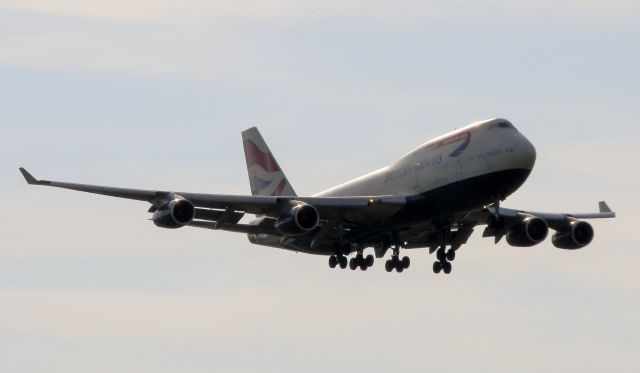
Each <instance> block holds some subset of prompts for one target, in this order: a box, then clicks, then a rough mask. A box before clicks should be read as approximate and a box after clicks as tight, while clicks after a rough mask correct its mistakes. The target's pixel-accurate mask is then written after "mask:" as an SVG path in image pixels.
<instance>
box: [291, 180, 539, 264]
mask: <svg viewBox="0 0 640 373" xmlns="http://www.w3.org/2000/svg"><path fill="white" fill-rule="evenodd" d="M530 173H531V170H528V169H511V170H504V171H498V172H492V173H488V174H484V175H480V176H475V177H471V178H468V179H464V180H460V181H456V182H453V183H450V184H447V185H444V186H442V187H439V188H436V189H432V190H429V191H426V192H423V193H420V194H416V195H413V196H409V197H407V204H406V206H405V207H404V208H402V209H401V210H400V211H398V212H397V213H396V214H395V215H394V216H392V217H390V218H388V219H385V225H384V226H381V227H379V228H380V229H375V228H376V227H372V228H374V229H375V230H376V231H380V230H384V229H385V227H386V226H388V227H389V228H388V230H389V231H391V232H392V231H393V230H394V229H401V228H402V227H406V226H409V225H413V224H417V223H420V222H421V221H438V220H440V219H441V220H442V221H449V219H450V217H452V216H455V215H458V214H460V213H464V212H467V211H471V210H475V209H478V208H481V207H482V206H485V205H487V204H490V203H493V202H495V200H496V198H500V199H504V198H506V197H507V196H509V195H511V194H512V193H513V192H515V191H516V190H517V189H518V188H519V187H520V186H522V184H523V183H524V182H525V180H526V179H527V177H528V176H529V174H530ZM309 236H311V237H312V236H313V235H312V234H311V235H309ZM309 236H305V237H300V238H298V239H296V240H292V241H291V242H289V243H288V244H287V247H285V248H286V249H289V250H295V251H300V252H305V253H309V254H319V255H331V254H334V251H335V248H333V247H332V245H333V243H330V242H328V243H327V244H326V245H322V246H321V247H315V248H313V249H312V248H311V247H310V243H311V238H310V237H309Z"/></svg>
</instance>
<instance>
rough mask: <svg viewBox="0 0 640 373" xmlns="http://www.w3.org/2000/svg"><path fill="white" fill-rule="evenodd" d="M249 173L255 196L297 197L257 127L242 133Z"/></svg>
mask: <svg viewBox="0 0 640 373" xmlns="http://www.w3.org/2000/svg"><path fill="white" fill-rule="evenodd" d="M242 145H243V146H244V156H245V159H246V160H247V172H248V173H249V183H250V184H251V194H253V195H254V196H295V195H296V192H294V191H293V188H292V187H291V184H290V183H289V180H287V177H286V176H285V175H284V172H282V169H280V166H279V165H278V162H277V161H276V159H275V158H274V157H273V154H271V151H270V150H269V147H268V146H267V143H265V142H264V139H263V138H262V136H261V135H260V131H258V129H257V128H256V127H251V128H249V129H248V130H245V131H243V132H242Z"/></svg>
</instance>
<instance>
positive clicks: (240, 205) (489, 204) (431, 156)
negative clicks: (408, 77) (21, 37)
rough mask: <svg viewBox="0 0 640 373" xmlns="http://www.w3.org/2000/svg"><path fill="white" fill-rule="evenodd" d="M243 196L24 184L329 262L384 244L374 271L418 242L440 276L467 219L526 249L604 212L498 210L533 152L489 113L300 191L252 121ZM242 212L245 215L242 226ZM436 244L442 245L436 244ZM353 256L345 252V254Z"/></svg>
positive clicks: (582, 229) (400, 264) (584, 227)
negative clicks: (379, 164) (141, 209)
mask: <svg viewBox="0 0 640 373" xmlns="http://www.w3.org/2000/svg"><path fill="white" fill-rule="evenodd" d="M242 141H243V144H244V153H245V158H246V161H247V169H248V172H249V182H250V185H251V194H252V195H251V196H249V195H224V194H200V193H183V192H170V191H159V190H140V189H126V188H114V187H106V186H96V185H87V184H75V183H67V182H57V181H47V180H38V179H36V178H34V177H33V176H32V175H31V174H29V172H27V171H26V170H25V169H24V168H20V172H21V173H22V175H23V176H24V178H25V179H26V181H27V182H28V183H29V184H35V185H46V186H52V187H58V188H65V189H72V190H77V191H81V192H89V193H96V194H104V195H107V196H112V197H120V198H128V199H134V200H138V201H145V202H148V203H150V204H151V207H150V208H149V213H152V214H153V222H154V223H155V225H157V226H158V227H161V228H180V227H184V226H191V227H199V228H207V229H213V230H216V229H221V230H227V231H233V232H240V233H246V234H247V236H248V238H249V241H250V242H251V243H254V244H258V245H264V246H272V247H277V248H281V249H286V250H292V251H299V252H304V253H309V254H318V255H326V256H328V257H329V266H330V267H331V268H335V267H337V266H339V267H340V268H342V269H344V268H346V267H347V265H349V268H351V269H352V270H355V269H356V268H360V269H361V270H363V271H364V270H366V269H367V268H369V267H371V266H372V265H373V262H374V257H373V255H371V254H369V255H367V256H365V255H364V250H365V249H366V248H373V252H374V254H375V256H376V257H377V258H383V257H384V256H385V254H386V253H387V252H388V251H389V249H391V258H390V259H388V260H387V261H386V262H385V269H386V270H387V272H391V271H393V270H394V269H395V270H396V271H397V272H402V271H403V270H405V269H407V268H409V264H410V260H409V257H407V256H404V257H402V258H400V249H417V248H429V253H431V254H432V253H434V252H435V253H436V258H437V260H436V261H435V262H434V263H433V271H434V272H435V273H440V272H444V273H450V272H451V262H452V261H453V260H454V259H455V257H456V251H457V250H458V249H459V248H460V247H461V246H462V245H463V244H465V243H466V242H467V239H468V238H469V236H471V234H472V233H473V231H474V228H475V227H476V226H478V225H485V226H486V228H485V229H484V232H483V234H482V235H483V237H493V238H494V240H495V243H498V241H500V239H501V238H502V237H504V236H506V241H507V243H508V244H509V245H511V246H533V245H537V244H539V243H540V242H542V241H544V240H545V238H547V233H548V232H549V229H552V230H554V231H555V233H554V234H553V237H552V238H551V240H552V243H553V245H554V246H555V247H557V248H559V249H566V250H574V249H580V248H582V247H584V246H586V245H588V244H589V243H590V242H591V240H592V239H593V228H592V227H591V225H590V224H589V223H587V222H585V221H584V220H585V219H597V218H613V217H615V213H614V212H613V211H611V209H610V208H609V207H608V206H607V204H606V203H605V202H600V203H599V210H600V211H599V212H596V213H586V214H569V213H543V212H532V211H523V210H515V209H509V208H504V207H501V206H500V202H501V201H503V200H504V199H505V198H507V197H508V196H509V195H511V194H512V193H513V192H515V191H516V190H517V189H518V188H519V187H520V186H521V185H522V184H523V183H524V182H525V180H526V179H527V177H528V176H529V174H530V173H531V170H532V168H533V165H534V163H535V160H536V150H535V148H534V147H533V145H532V144H531V142H529V140H527V139H526V138H525V137H524V136H523V135H522V134H521V133H520V132H518V130H516V128H515V127H514V126H513V125H512V124H511V123H510V122H509V121H507V120H504V119H492V120H487V121H483V122H477V123H473V124H471V125H469V126H466V127H464V128H462V129H459V130H456V131H453V132H450V133H448V134H446V135H443V136H440V137H437V138H435V139H433V140H431V141H428V142H426V143H424V144H422V145H420V146H418V147H417V148H415V149H413V150H412V151H410V152H409V153H407V154H405V155H404V156H402V157H401V158H400V159H398V160H397V161H395V162H393V163H391V164H390V165H388V166H386V167H383V168H381V169H379V170H376V171H373V172H371V173H368V174H366V175H363V176H361V177H358V178H356V179H353V180H351V181H348V182H346V183H344V184H340V185H338V186H336V187H333V188H331V189H328V190H325V191H324V192H321V193H318V194H316V195H313V196H311V197H302V196H298V195H297V194H296V192H295V191H294V190H293V187H292V186H291V183H289V180H287V177H286V176H285V175H284V173H283V172H282V169H281V168H280V166H279V165H278V162H277V161H276V160H275V158H274V157H273V155H272V154H271V152H270V151H269V148H268V147H267V144H266V143H265V142H264V140H263V139H262V136H261V135H260V133H259V132H258V129H257V128H255V127H253V128H250V129H248V130H246V131H244V132H242ZM245 214H253V215H255V216H256V218H255V219H254V220H252V221H250V222H249V223H248V224H245V223H241V222H240V220H241V219H242V217H243V216H244V215H245ZM447 247H449V249H448V250H447ZM352 254H354V255H353V256H352V257H351V259H350V260H347V256H349V255H352Z"/></svg>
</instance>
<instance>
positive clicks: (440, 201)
mask: <svg viewBox="0 0 640 373" xmlns="http://www.w3.org/2000/svg"><path fill="white" fill-rule="evenodd" d="M530 173H531V170H529V169H510V170H501V171H496V172H492V173H488V174H480V175H476V176H472V177H469V178H465V179H462V180H456V181H453V182H449V183H448V184H446V185H443V186H438V187H436V188H433V189H429V190H427V191H424V192H422V193H420V194H417V195H415V196H412V197H409V198H408V201H407V207H405V208H404V209H403V210H402V211H400V212H399V214H398V217H400V218H408V219H409V220H414V219H418V220H424V219H429V218H434V217H439V216H443V215H447V216H449V215H452V214H455V213H458V212H464V211H468V210H471V209H475V208H478V207H481V206H483V205H485V204H489V203H492V202H494V200H493V199H494V197H495V196H501V197H506V196H508V195H510V194H512V193H513V192H515V191H516V190H517V189H518V188H519V187H520V186H521V185H522V184H523V183H524V182H525V180H526V179H527V177H528V176H529V174H530Z"/></svg>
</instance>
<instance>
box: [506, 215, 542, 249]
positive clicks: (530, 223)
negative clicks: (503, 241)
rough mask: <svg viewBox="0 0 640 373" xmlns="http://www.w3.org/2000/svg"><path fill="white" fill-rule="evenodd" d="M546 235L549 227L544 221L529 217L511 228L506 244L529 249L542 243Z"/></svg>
mask: <svg viewBox="0 0 640 373" xmlns="http://www.w3.org/2000/svg"><path fill="white" fill-rule="evenodd" d="M548 233H549V225H548V224H547V222H546V221H545V220H544V219H542V218H538V217H535V216H529V217H526V218H524V219H522V221H520V222H519V223H517V224H515V225H514V226H512V227H511V229H510V230H509V233H507V242H508V243H509V245H511V246H519V247H529V246H533V245H537V244H539V243H540V242H542V241H544V239H545V238H547V234H548Z"/></svg>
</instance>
